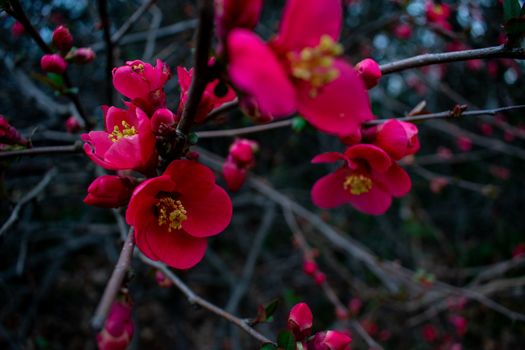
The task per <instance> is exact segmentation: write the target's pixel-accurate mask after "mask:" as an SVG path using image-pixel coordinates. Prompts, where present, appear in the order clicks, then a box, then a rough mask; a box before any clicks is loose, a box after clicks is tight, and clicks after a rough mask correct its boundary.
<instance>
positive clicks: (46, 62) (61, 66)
mask: <svg viewBox="0 0 525 350" xmlns="http://www.w3.org/2000/svg"><path fill="white" fill-rule="evenodd" d="M40 68H42V70H43V71H44V72H47V73H55V74H62V73H64V72H65V71H66V69H67V62H66V61H65V60H64V59H63V58H62V56H60V55H59V54H56V53H55V54H52V55H44V56H42V58H41V59H40Z"/></svg>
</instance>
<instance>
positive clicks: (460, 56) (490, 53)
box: [379, 45, 525, 75]
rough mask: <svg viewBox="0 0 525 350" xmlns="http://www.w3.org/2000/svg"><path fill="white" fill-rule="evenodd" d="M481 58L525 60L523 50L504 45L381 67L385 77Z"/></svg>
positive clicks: (409, 59) (412, 59)
mask: <svg viewBox="0 0 525 350" xmlns="http://www.w3.org/2000/svg"><path fill="white" fill-rule="evenodd" d="M479 58H485V59H486V58H514V59H520V60H523V59H525V50H524V49H523V48H507V47H505V46H504V45H501V46H492V47H486V48H482V49H475V50H462V51H451V52H442V53H428V54H424V55H419V56H414V57H410V58H405V59H403V60H400V61H396V62H391V63H386V64H382V65H381V66H379V68H380V69H381V72H382V73H383V75H386V74H390V73H396V72H400V71H402V70H405V69H411V68H417V67H423V66H429V65H432V64H441V63H449V62H458V61H469V60H475V59H479Z"/></svg>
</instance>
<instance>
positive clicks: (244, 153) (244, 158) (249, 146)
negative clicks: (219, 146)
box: [230, 139, 258, 167]
mask: <svg viewBox="0 0 525 350" xmlns="http://www.w3.org/2000/svg"><path fill="white" fill-rule="evenodd" d="M257 149H258V144H257V142H255V141H251V140H248V139H236V140H235V142H234V143H233V144H232V145H231V146H230V155H231V156H232V157H233V159H234V160H235V161H236V162H237V164H239V165H240V166H245V167H247V166H249V165H251V163H252V162H253V153H254V152H256V151H257Z"/></svg>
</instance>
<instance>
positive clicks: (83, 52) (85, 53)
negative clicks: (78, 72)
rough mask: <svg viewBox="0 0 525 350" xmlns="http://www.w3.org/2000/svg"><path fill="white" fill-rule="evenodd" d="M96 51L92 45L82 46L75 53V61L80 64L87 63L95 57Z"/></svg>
mask: <svg viewBox="0 0 525 350" xmlns="http://www.w3.org/2000/svg"><path fill="white" fill-rule="evenodd" d="M95 57H96V55H95V51H93V49H91V48H90V47H80V48H78V49H76V50H75V52H74V54H73V61H74V62H75V63H78V64H87V63H91V62H93V60H94V59H95Z"/></svg>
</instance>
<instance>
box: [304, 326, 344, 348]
mask: <svg viewBox="0 0 525 350" xmlns="http://www.w3.org/2000/svg"><path fill="white" fill-rule="evenodd" d="M351 342H352V338H350V337H349V336H348V335H347V334H345V333H343V332H339V331H326V332H319V333H316V334H315V336H314V337H313V339H311V340H310V341H309V342H308V350H350V343H351Z"/></svg>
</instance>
